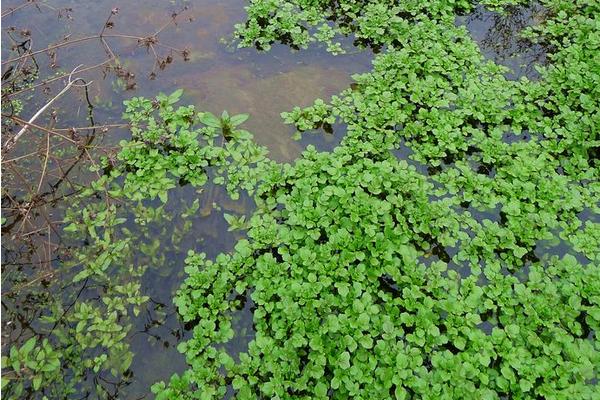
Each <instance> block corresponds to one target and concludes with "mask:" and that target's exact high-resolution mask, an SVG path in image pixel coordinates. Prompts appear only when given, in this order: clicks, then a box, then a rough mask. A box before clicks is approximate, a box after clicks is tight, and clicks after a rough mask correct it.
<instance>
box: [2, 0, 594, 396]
mask: <svg viewBox="0 0 600 400" xmlns="http://www.w3.org/2000/svg"><path fill="white" fill-rule="evenodd" d="M474 3H475V2H472V1H467V0H463V1H460V0H457V1H454V0H429V1H383V0H372V1H357V0H340V1H335V2H334V1H313V0H310V1H309V0H254V1H251V3H250V5H249V6H248V8H247V11H248V20H247V22H246V23H245V24H240V25H238V26H237V27H236V34H235V35H236V38H237V39H238V41H239V44H240V46H243V47H247V46H255V47H257V48H259V49H261V50H268V49H269V48H270V46H271V45H272V44H274V43H276V42H282V43H285V44H288V45H290V46H291V47H294V48H304V47H306V46H308V45H309V44H310V43H312V42H317V43H320V44H323V45H325V46H326V47H327V48H328V50H329V51H331V52H333V53H336V54H337V53H341V52H343V51H345V50H347V49H344V48H343V46H342V44H341V42H340V41H338V40H337V38H339V37H340V36H344V35H352V36H353V38H354V39H355V45H357V46H367V47H370V48H372V49H373V50H374V51H375V52H377V56H376V58H375V59H374V61H373V68H372V71H370V72H368V73H364V74H360V75H356V76H354V77H353V78H354V81H355V83H354V84H353V85H351V87H350V88H348V89H347V90H345V91H343V92H342V93H340V94H339V95H337V96H333V97H332V98H331V99H330V100H329V101H323V100H320V99H319V100H316V101H315V103H314V104H313V105H312V106H310V107H307V108H295V109H293V110H290V111H289V112H287V113H284V114H283V115H282V117H283V118H284V120H285V121H286V122H287V123H289V124H292V125H294V126H295V127H296V128H297V129H298V132H299V133H304V134H307V133H306V131H313V132H314V131H315V130H316V131H319V130H320V129H323V130H326V129H329V128H330V127H331V126H332V125H334V124H344V125H346V126H347V133H346V135H345V136H344V138H343V139H342V141H341V143H340V144H339V145H338V146H337V147H336V148H335V149H334V150H333V151H331V152H319V151H317V150H316V149H315V148H314V147H313V146H309V147H308V148H307V149H306V150H305V151H304V152H303V153H302V155H301V157H300V158H299V159H297V160H296V161H295V162H293V163H292V164H288V163H278V162H276V161H273V160H271V159H269V157H268V152H267V149H266V148H265V147H262V146H259V145H257V144H256V143H255V142H254V141H253V138H252V135H251V134H250V133H249V132H248V131H246V130H244V129H242V127H243V123H244V122H245V120H246V119H247V118H248V116H247V115H245V114H240V115H233V116H230V115H229V114H227V113H226V112H224V113H223V114H222V116H221V117H220V118H219V117H216V116H214V115H212V114H210V113H207V112H203V111H197V110H196V109H195V108H194V107H193V106H177V103H178V101H179V99H180V97H181V95H182V91H180V90H179V91H176V92H175V93H173V94H171V95H160V96H158V97H157V98H156V99H154V100H149V99H144V98H140V97H136V98H133V99H131V100H129V101H128V102H127V103H126V111H125V114H124V118H125V119H126V120H127V121H128V122H129V124H130V130H131V138H130V139H129V140H124V141H122V142H121V143H120V145H119V151H118V153H117V155H116V156H115V157H107V158H105V159H104V160H103V161H102V163H101V164H97V165H94V167H93V169H94V172H95V173H97V174H98V179H97V180H96V181H95V182H94V183H93V184H92V185H91V186H90V187H89V188H86V190H84V191H83V192H81V193H80V196H79V201H78V203H77V204H74V206H73V207H72V208H71V209H70V210H69V212H68V214H67V217H66V221H65V228H64V229H65V231H67V232H71V233H72V234H73V235H74V236H75V237H76V238H78V239H79V240H81V241H83V240H85V245H83V246H81V247H80V248H79V249H78V250H76V251H75V255H74V256H73V257H72V258H73V259H74V261H73V262H71V264H72V266H71V267H70V268H71V273H72V276H73V279H74V280H75V281H82V280H92V281H94V282H97V286H96V287H97V288H98V293H97V295H98V296H99V297H100V298H102V300H103V301H102V302H98V301H96V302H94V301H93V299H92V298H91V297H90V299H81V300H77V301H76V302H75V303H74V306H73V307H75V309H76V312H75V313H73V314H69V315H70V317H69V318H70V319H67V320H65V319H64V318H62V315H64V313H65V312H64V310H61V309H56V310H51V311H50V312H49V313H48V314H49V315H46V316H44V321H43V322H44V323H47V324H49V326H50V328H51V329H50V331H51V332H52V333H53V336H52V337H53V341H52V342H48V341H47V340H44V341H38V340H36V339H35V338H31V339H30V340H28V341H27V342H25V343H24V344H23V345H22V346H21V347H20V348H17V347H13V349H11V351H10V354H9V356H8V357H7V358H5V359H3V363H2V365H3V381H2V382H3V383H2V385H3V387H4V389H3V390H4V391H5V393H7V395H8V396H9V398H10V397H13V398H19V397H20V396H21V395H22V394H23V393H25V392H26V391H27V393H29V394H30V395H31V396H32V397H39V398H41V397H42V396H48V397H64V396H67V395H69V394H72V393H75V392H77V391H80V392H81V391H83V390H82V389H81V387H82V386H84V385H85V384H88V383H89V384H90V386H93V383H90V382H81V379H83V378H82V377H83V376H84V372H85V370H86V369H91V370H95V371H98V370H100V369H105V370H110V369H111V368H112V369H113V374H114V375H118V374H124V373H126V371H127V368H128V365H129V364H128V363H129V362H130V359H131V357H132V356H133V354H132V353H131V351H130V349H128V348H127V346H126V345H125V344H124V343H123V341H122V339H123V338H124V337H125V335H126V334H127V332H128V329H129V323H128V318H129V317H130V316H131V315H135V314H137V312H138V310H139V307H140V306H141V305H142V304H144V303H145V302H147V301H149V299H148V297H147V296H145V295H144V293H143V291H142V290H141V285H140V284H139V279H137V278H138V277H139V276H141V275H142V274H143V273H144V270H145V269H146V268H147V265H146V264H145V262H144V261H143V260H136V259H134V258H133V257H132V254H131V251H130V249H131V247H132V246H138V245H139V243H142V242H144V241H145V240H148V239H151V235H152V233H151V230H144V229H142V230H141V231H142V237H137V236H135V235H134V234H132V232H131V231H130V230H129V229H128V228H125V227H124V226H126V224H125V223H126V222H127V221H129V222H132V221H133V222H134V223H137V224H138V225H141V226H145V225H146V224H149V223H151V222H152V221H155V220H158V219H160V218H167V219H169V218H170V219H169V220H171V221H172V220H173V218H174V217H172V216H168V215H165V214H167V211H166V208H165V207H166V205H168V204H169V203H170V202H172V201H173V199H172V198H170V197H169V191H170V190H171V189H173V188H175V187H176V186H178V185H191V186H193V187H195V188H198V189H201V188H202V187H203V186H204V185H205V184H206V183H207V182H208V181H211V182H212V183H215V184H217V185H223V186H224V187H225V188H226V189H227V192H228V193H229V194H230V196H231V198H232V199H238V198H239V196H240V192H242V191H244V192H247V193H248V194H249V195H250V196H251V197H252V199H253V200H254V203H255V206H256V208H255V210H254V212H253V213H252V214H251V215H246V216H244V215H242V216H235V215H229V214H227V215H226V219H227V221H228V223H229V224H230V226H231V229H243V230H246V235H247V237H246V238H244V239H241V240H239V241H238V243H237V245H236V246H235V249H234V251H233V252H231V253H229V254H220V255H218V256H217V257H216V258H214V259H210V258H208V257H207V256H206V255H205V254H204V253H203V252H202V248H201V246H198V247H191V248H190V247H188V248H185V247H184V246H179V244H180V243H181V239H180V238H181V237H183V236H185V234H186V232H187V229H189V226H190V224H189V223H184V222H181V226H182V229H181V230H180V231H179V232H177V234H175V233H174V235H173V236H174V237H173V243H174V244H175V245H177V246H179V247H178V250H179V251H182V252H186V251H189V253H188V257H187V260H186V266H185V272H186V274H187V277H186V279H185V281H184V283H183V284H182V286H181V288H180V290H179V291H178V293H177V295H176V297H175V300H174V302H175V304H176V305H177V307H178V311H179V314H180V316H181V318H182V319H183V321H184V322H185V323H186V324H188V325H189V326H193V330H192V332H193V335H192V336H191V337H190V338H189V340H186V341H182V342H181V343H180V345H179V347H178V349H179V350H180V351H181V352H182V353H184V354H185V356H186V359H187V362H188V364H189V368H188V369H187V370H186V371H185V372H184V373H183V374H180V375H177V374H176V375H174V376H173V377H172V378H171V380H170V382H166V383H164V382H159V383H157V384H155V385H154V386H153V387H152V392H153V393H154V394H155V395H156V397H157V398H159V399H196V398H198V399H209V398H224V397H227V396H235V397H236V398H239V399H249V398H305V399H308V398H318V399H321V398H335V399H347V398H353V399H367V398H374V399H385V398H398V399H420V398H427V399H439V398H446V399H463V398H464V399H501V398H513V399H529V398H531V399H536V398H552V399H575V398H577V399H594V398H597V397H598V396H600V388H599V387H598V384H597V379H598V372H599V371H598V370H599V368H600V337H599V336H598V335H599V329H600V250H599V249H600V220H599V218H598V216H599V215H600V201H599V200H600V158H599V157H600V138H599V137H598V134H599V133H598V131H599V127H600V112H599V110H600V21H599V20H598V18H600V3H598V2H597V1H595V0H577V1H562V0H542V1H541V3H542V5H543V6H544V8H545V10H546V12H545V20H544V21H543V22H541V23H540V24H539V25H536V26H533V27H530V28H527V29H526V30H525V31H524V32H522V34H523V36H524V37H526V38H528V40H530V41H532V43H533V42H535V43H539V44H541V45H543V46H545V48H547V49H548V52H549V55H548V63H547V65H544V66H542V65H540V66H538V71H539V74H540V79H539V80H530V79H527V78H524V77H523V78H521V79H519V80H509V79H507V78H506V73H507V72H508V71H507V68H506V67H503V66H499V65H497V64H494V63H493V62H491V61H488V60H486V59H484V58H483V56H482V55H481V52H480V50H479V49H478V47H477V45H476V44H475V42H474V41H473V40H472V39H471V38H470V36H469V32H468V31H467V30H466V28H465V27H462V26H455V18H456V15H458V14H464V13H467V12H469V11H470V10H472V9H473V7H474V6H475V5H476V4H474ZM480 3H482V4H484V5H485V6H486V7H493V8H494V9H497V10H499V12H504V11H506V10H508V9H509V8H510V7H511V6H514V5H516V4H520V3H524V2H523V1H519V0H487V1H483V2H480ZM155 199H158V201H156V200H155ZM197 208H198V206H197V203H196V204H195V205H193V206H192V207H191V208H190V210H189V211H188V213H186V214H185V215H183V216H181V217H180V218H181V220H182V221H183V220H185V219H186V218H188V217H189V216H191V215H193V214H194V213H196V212H198V210H197ZM144 235H145V236H144ZM148 253H149V254H151V255H152V257H157V255H156V251H149V252H148ZM153 260H154V259H153ZM150 263H152V262H148V264H150ZM250 300H251V301H252V304H253V307H252V311H253V328H254V331H255V336H254V338H253V339H252V340H251V341H250V342H249V344H248V348H247V350H246V351H244V352H241V353H239V354H232V353H231V352H230V351H228V348H227V346H226V345H227V343H228V342H230V341H231V340H232V339H233V338H234V337H235V335H236V334H237V332H236V331H235V330H234V328H233V320H234V319H235V317H236V315H237V314H238V313H239V312H240V310H241V309H242V308H244V307H245V306H246V302H248V301H250ZM55 328H56V329H55ZM81 360H83V361H81ZM65 370H69V374H68V377H69V379H63V375H64V371H65ZM5 371H8V372H6V373H5ZM86 390H87V389H86ZM35 393H40V395H39V396H38V395H36V394H35Z"/></svg>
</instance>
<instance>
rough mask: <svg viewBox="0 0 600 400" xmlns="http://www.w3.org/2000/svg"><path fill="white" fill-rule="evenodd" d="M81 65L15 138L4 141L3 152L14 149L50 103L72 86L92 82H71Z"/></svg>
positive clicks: (86, 84)
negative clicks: (77, 83)
mask: <svg viewBox="0 0 600 400" xmlns="http://www.w3.org/2000/svg"><path fill="white" fill-rule="evenodd" d="M81 66H82V65H78V66H77V67H75V68H74V69H73V71H71V73H70V74H69V80H68V81H67V84H66V86H65V87H64V88H63V89H62V90H61V91H60V92H58V94H57V95H56V96H54V97H53V98H51V99H50V101H49V102H47V103H46V104H45V105H44V106H43V107H42V108H40V109H39V110H38V112H36V113H35V114H34V115H33V117H31V119H30V120H29V121H27V124H25V126H23V128H21V130H20V131H19V132H17V134H16V135H15V136H13V137H12V138H10V139H8V140H7V141H6V144H5V145H4V151H9V150H10V149H11V148H13V147H14V145H15V144H16V143H17V141H18V140H19V138H20V137H21V136H23V134H24V133H25V132H27V130H28V129H29V127H30V126H31V124H32V123H33V122H35V120H36V119H38V117H39V116H40V115H42V114H43V113H44V111H46V109H47V108H48V107H50V106H51V105H52V103H54V102H55V101H56V100H57V99H58V98H59V97H61V96H62V95H63V94H65V93H67V91H69V89H71V87H72V86H74V85H75V86H88V85H89V84H90V83H92V82H88V83H85V81H84V80H83V79H82V78H77V79H75V80H73V79H72V78H73V74H74V73H75V72H76V71H77V69H79V68H80V67H81ZM77 81H83V82H84V84H83V85H76V82H77Z"/></svg>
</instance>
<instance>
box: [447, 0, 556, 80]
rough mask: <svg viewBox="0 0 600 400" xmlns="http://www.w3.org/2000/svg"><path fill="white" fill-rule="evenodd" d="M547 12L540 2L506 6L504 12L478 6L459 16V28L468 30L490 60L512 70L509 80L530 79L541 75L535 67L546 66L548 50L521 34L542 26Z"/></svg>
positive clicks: (508, 76)
mask: <svg viewBox="0 0 600 400" xmlns="http://www.w3.org/2000/svg"><path fill="white" fill-rule="evenodd" d="M546 12H547V11H546V9H545V8H544V7H543V6H542V5H541V4H540V3H538V2H537V1H530V2H529V4H526V5H522V6H513V7H506V8H505V10H504V12H503V13H498V12H495V11H490V10H488V9H486V8H485V7H484V6H482V5H478V6H477V7H476V8H475V10H474V11H473V12H472V13H471V14H468V15H466V16H459V17H457V18H456V25H465V26H466V27H467V29H468V30H469V32H470V33H471V37H472V38H473V40H475V41H476V42H477V44H479V47H480V49H481V52H482V53H483V55H484V56H485V57H486V58H488V59H490V60H493V61H494V62H496V63H497V64H501V65H504V66H506V67H508V68H509V69H510V70H511V72H509V73H508V74H507V78H509V79H518V78H519V77H521V76H526V77H528V78H531V79H535V78H538V76H539V75H538V73H537V71H536V70H535V65H536V64H544V63H545V61H546V49H545V48H544V47H543V46H542V45H540V44H535V43H532V42H531V41H529V40H527V39H525V38H523V37H521V32H522V31H523V29H525V28H527V27H528V26H533V25H537V24H539V23H541V22H542V21H543V20H544V19H545V16H546Z"/></svg>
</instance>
